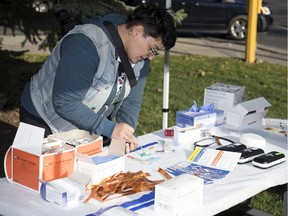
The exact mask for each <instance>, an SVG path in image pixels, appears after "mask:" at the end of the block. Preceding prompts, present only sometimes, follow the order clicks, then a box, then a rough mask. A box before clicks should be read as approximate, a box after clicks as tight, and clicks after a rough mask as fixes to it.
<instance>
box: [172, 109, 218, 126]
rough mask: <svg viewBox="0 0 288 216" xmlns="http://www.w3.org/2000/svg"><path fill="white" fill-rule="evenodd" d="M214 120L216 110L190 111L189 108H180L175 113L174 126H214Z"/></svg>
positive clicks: (215, 118)
mask: <svg viewBox="0 0 288 216" xmlns="http://www.w3.org/2000/svg"><path fill="white" fill-rule="evenodd" d="M216 120H217V114H216V112H204V111H203V112H190V111H189V110H181V111H178V112H177V113H176V126H178V127H181V128H185V127H188V126H205V127H214V126H215V124H216Z"/></svg>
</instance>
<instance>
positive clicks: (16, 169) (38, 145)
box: [4, 122, 75, 192]
mask: <svg viewBox="0 0 288 216" xmlns="http://www.w3.org/2000/svg"><path fill="white" fill-rule="evenodd" d="M44 140H45V139H44V129H43V128H39V127H35V126H33V125H29V124H25V123H22V122H20V124H19V127H18V130H17V133H16V136H15V138H14V141H13V144H12V146H11V148H10V149H9V150H8V151H7V154H6V156H5V162H4V163H5V169H6V178H7V179H8V181H9V182H10V183H16V184H19V185H21V186H24V187H26V188H29V189H32V190H35V191H37V192H39V189H40V186H41V183H40V182H39V179H43V180H44V181H51V180H54V179H58V178H63V177H67V176H69V175H70V174H71V173H72V172H73V171H74V167H75V148H73V147H71V146H68V145H63V146H61V149H60V151H59V152H57V151H55V152H53V150H55V149H51V151H47V152H46V153H44V154H42V151H43V148H42V146H43V141H44ZM58 144H59V142H56V146H57V145H58ZM45 145H46V146H47V143H45ZM51 146H53V144H52V145H51Z"/></svg>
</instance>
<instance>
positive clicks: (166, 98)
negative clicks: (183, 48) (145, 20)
mask: <svg viewBox="0 0 288 216" xmlns="http://www.w3.org/2000/svg"><path fill="white" fill-rule="evenodd" d="M166 10H167V11H168V12H170V10H171V0H166ZM169 77H170V71H169V51H165V58H164V80H163V108H162V112H163V121H162V128H163V129H166V128H167V127H168V112H169Z"/></svg>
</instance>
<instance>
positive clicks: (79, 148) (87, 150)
mask: <svg viewBox="0 0 288 216" xmlns="http://www.w3.org/2000/svg"><path fill="white" fill-rule="evenodd" d="M48 138H49V139H53V140H56V141H61V142H62V143H63V144H67V145H71V146H73V147H75V148H76V152H79V153H81V154H85V155H89V156H91V155H94V154H97V153H99V152H101V151H102V148H103V137H102V136H99V135H97V134H90V133H89V132H88V131H85V130H79V129H74V130H70V131H67V132H62V133H55V134H51V135H49V136H48Z"/></svg>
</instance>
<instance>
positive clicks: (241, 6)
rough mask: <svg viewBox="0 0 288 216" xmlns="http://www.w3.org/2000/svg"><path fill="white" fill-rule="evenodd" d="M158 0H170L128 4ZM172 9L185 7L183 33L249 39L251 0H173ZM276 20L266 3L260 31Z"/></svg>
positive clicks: (134, 2) (145, 0) (265, 30)
mask: <svg viewBox="0 0 288 216" xmlns="http://www.w3.org/2000/svg"><path fill="white" fill-rule="evenodd" d="M149 2H151V3H152V2H157V3H158V4H159V5H161V6H163V7H165V5H166V0H156V1H155V0H128V1H126V4H127V5H130V6H137V5H139V4H144V3H149ZM171 4H172V8H171V9H172V10H173V11H178V10H180V9H184V11H185V13H187V15H188V16H187V18H186V19H184V20H183V21H182V23H181V24H179V25H178V26H177V31H178V32H179V33H213V34H214V33H217V34H219V33H221V34H225V35H227V36H229V37H231V38H232V39H235V40H243V39H245V38H246V32H247V23H248V21H247V0H171ZM272 23H273V18H272V16H271V10H270V8H269V5H268V3H267V2H263V3H262V6H261V13H260V14H259V15H258V22H257V31H258V32H267V31H269V27H270V26H271V25H272Z"/></svg>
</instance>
